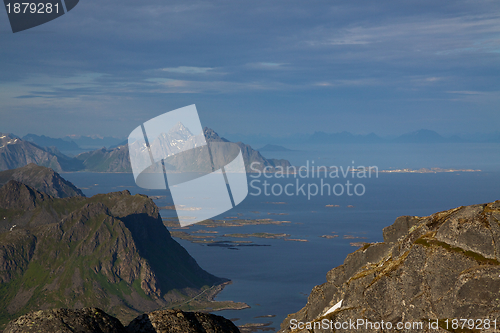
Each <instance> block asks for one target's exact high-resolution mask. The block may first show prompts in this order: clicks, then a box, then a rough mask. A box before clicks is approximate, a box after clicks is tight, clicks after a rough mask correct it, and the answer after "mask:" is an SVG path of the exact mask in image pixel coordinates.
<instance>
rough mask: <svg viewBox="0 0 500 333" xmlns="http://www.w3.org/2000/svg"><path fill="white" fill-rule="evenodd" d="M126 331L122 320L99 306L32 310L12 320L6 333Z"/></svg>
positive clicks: (116, 332) (111, 332)
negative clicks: (98, 307) (77, 308)
mask: <svg viewBox="0 0 500 333" xmlns="http://www.w3.org/2000/svg"><path fill="white" fill-rule="evenodd" d="M35 332H36V333H38V332H50V333H73V332H78V333H125V332H126V331H125V328H124V327H123V325H122V324H121V323H120V321H119V320H118V319H116V318H114V317H111V316H110V315H108V314H106V313H105V312H103V311H102V310H100V309H97V308H85V309H79V310H70V309H56V310H45V311H36V312H31V313H29V314H27V315H24V316H21V317H19V318H17V319H15V320H13V321H11V322H10V323H9V324H8V325H7V327H6V328H5V330H4V333H35Z"/></svg>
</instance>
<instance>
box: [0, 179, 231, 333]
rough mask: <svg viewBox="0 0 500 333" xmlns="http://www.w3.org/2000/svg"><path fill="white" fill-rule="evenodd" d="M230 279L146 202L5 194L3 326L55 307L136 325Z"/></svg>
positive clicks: (0, 227)
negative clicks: (199, 257)
mask: <svg viewBox="0 0 500 333" xmlns="http://www.w3.org/2000/svg"><path fill="white" fill-rule="evenodd" d="M228 281H229V280H227V279H223V278H219V277H215V276H213V275H212V274H210V273H208V272H206V271H204V270H203V269H202V268H200V267H199V266H198V264H197V263H196V261H195V260H194V259H193V258H192V257H191V256H190V255H189V253H188V252H187V251H186V250H185V249H184V248H183V247H182V246H180V245H179V244H178V243H177V242H176V241H175V240H174V239H172V237H171V236H170V233H169V232H168V230H167V229H166V228H165V226H164V225H163V222H162V220H161V217H160V215H159V209H158V207H157V206H156V205H155V204H154V202H153V201H152V200H151V199H149V198H148V197H147V196H144V195H131V194H130V192H128V191H122V192H113V193H108V194H98V195H95V196H93V197H91V198H85V197H80V196H73V197H68V198H54V197H52V196H50V195H48V194H45V193H41V192H39V191H37V190H36V189H34V188H32V187H30V186H28V185H25V184H22V183H20V182H18V181H15V180H10V181H9V182H7V184H5V185H4V186H3V187H1V188H0V282H1V284H0V300H1V301H0V325H1V324H6V322H7V321H8V320H10V319H12V318H13V317H15V316H18V315H20V314H23V313H26V312H28V311H30V310H38V309H44V308H51V307H69V308H80V307H85V306H97V307H100V308H103V309H105V310H106V311H107V312H109V313H111V314H112V315H115V316H117V317H118V318H119V319H121V320H130V319H132V318H133V317H135V316H137V315H138V314H139V313H142V312H144V311H152V310H155V309H158V308H161V307H166V306H169V305H172V304H177V303H182V302H184V301H185V300H186V299H191V298H192V297H194V296H196V295H199V294H200V292H201V291H205V290H209V289H212V288H214V287H217V286H221V285H223V284H225V283H227V282H228ZM216 290H217V289H216ZM218 290H220V288H219V289H218ZM206 294H210V293H208V292H207V293H206ZM212 294H213V292H212ZM207 297H208V298H209V297H210V296H207Z"/></svg>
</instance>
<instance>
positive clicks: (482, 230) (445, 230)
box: [280, 201, 500, 333]
mask: <svg viewBox="0 0 500 333" xmlns="http://www.w3.org/2000/svg"><path fill="white" fill-rule="evenodd" d="M383 235H384V242H383V243H375V244H366V245H365V246H364V247H362V248H361V249H359V250H357V251H356V252H354V253H352V254H350V255H348V256H347V258H346V259H345V261H344V264H343V265H341V266H339V267H336V268H334V269H332V270H331V271H330V272H328V274H327V282H326V283H324V284H322V285H320V286H316V287H315V288H314V289H313V290H312V292H311V294H310V296H309V299H308V302H307V305H306V306H305V307H304V308H303V309H301V310H300V311H299V312H297V313H295V314H291V315H289V316H288V317H287V318H286V320H285V321H284V322H283V323H282V325H281V331H280V332H290V331H293V332H315V333H318V332H333V331H339V332H344V331H345V332H347V331H353V326H350V325H347V324H344V327H343V328H342V324H343V323H350V322H357V321H358V320H360V323H363V325H361V326H356V329H355V331H356V332H389V331H394V329H395V328H396V327H397V325H398V323H403V325H412V326H411V327H410V326H406V328H407V330H404V329H403V330H401V331H405V332H449V331H454V330H453V328H454V327H452V326H451V325H452V320H453V319H458V320H460V319H475V321H474V325H473V326H471V327H469V326H465V328H466V329H467V328H473V329H474V330H472V331H470V330H469V331H468V332H475V331H482V332H498V331H499V328H500V327H499V326H500V325H499V324H500V201H496V202H493V203H489V204H482V205H473V206H466V207H459V208H455V209H451V210H448V211H444V212H440V213H436V214H434V215H431V216H428V217H415V216H402V217H399V218H397V219H396V221H395V222H394V224H393V225H391V226H389V227H386V228H384V230H383ZM485 319H489V320H490V325H489V329H487V328H488V327H486V325H485ZM361 320H362V321H363V322H361ZM429 320H431V322H432V323H433V324H434V325H433V326H431V327H430V328H429ZM436 320H438V321H437V322H436ZM447 320H448V322H447ZM493 320H497V324H496V330H495V329H494V324H493ZM382 321H383V322H384V323H386V326H385V328H386V329H382V327H381V326H378V327H379V329H376V327H377V323H378V325H380V323H381V322H382ZM368 322H370V323H372V325H373V324H374V325H375V326H370V325H369V324H368ZM389 322H390V323H391V324H390V325H391V326H392V330H389V329H387V323H389ZM419 322H422V323H423V326H422V328H420V327H418V326H417V325H415V324H414V323H419ZM407 323H410V324H407ZM468 324H470V321H469V322H468V323H467V325H468ZM335 325H336V326H335ZM460 325H462V322H460ZM480 326H481V327H480ZM446 328H447V329H446ZM460 328H461V326H460ZM479 328H482V329H479ZM485 328H486V329H485ZM455 331H456V330H455ZM464 332H465V331H464Z"/></svg>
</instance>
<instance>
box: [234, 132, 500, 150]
mask: <svg viewBox="0 0 500 333" xmlns="http://www.w3.org/2000/svg"><path fill="white" fill-rule="evenodd" d="M228 137H229V138H231V139H232V140H235V141H236V140H242V141H245V142H251V143H252V144H268V143H272V144H275V145H278V144H324V143H328V144H343V143H344V144H350V143H359V144H375V143H377V144H389V143H500V132H494V133H480V134H464V135H453V136H450V137H444V136H442V135H441V134H439V133H437V132H436V131H432V130H427V129H421V130H418V131H415V132H411V133H405V134H402V135H400V136H397V137H381V136H379V135H377V134H374V133H370V134H364V135H363V134H352V133H349V132H339V133H326V132H315V133H313V134H293V135H290V136H286V137H274V136H270V135H263V136H259V135H229V136H228ZM259 150H262V149H259Z"/></svg>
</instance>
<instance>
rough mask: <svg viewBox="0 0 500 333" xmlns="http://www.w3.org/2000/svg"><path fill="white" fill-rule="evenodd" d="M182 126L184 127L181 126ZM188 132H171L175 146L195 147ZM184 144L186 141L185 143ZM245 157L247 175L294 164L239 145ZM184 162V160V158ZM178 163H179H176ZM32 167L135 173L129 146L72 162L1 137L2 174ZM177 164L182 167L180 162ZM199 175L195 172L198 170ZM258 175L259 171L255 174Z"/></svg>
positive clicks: (209, 136) (214, 138) (212, 137)
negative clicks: (4, 171) (256, 170)
mask: <svg viewBox="0 0 500 333" xmlns="http://www.w3.org/2000/svg"><path fill="white" fill-rule="evenodd" d="M181 125H182V124H181ZM184 129H185V128H184V127H183V126H179V128H175V129H174V130H177V132H169V134H170V135H171V137H172V139H174V140H175V145H176V146H180V145H182V144H184V145H185V146H186V147H191V146H193V147H194V146H195V145H194V144H193V143H194V142H195V141H196V138H197V136H193V135H192V134H191V133H185V130H184ZM204 135H205V139H206V141H207V142H209V143H210V142H214V143H216V142H228V140H226V139H224V138H221V137H219V135H218V134H217V133H216V132H215V131H213V130H212V129H209V128H205V129H204ZM181 141H185V142H184V143H183V142H181ZM236 144H237V145H238V146H239V147H240V148H241V151H242V153H243V158H244V160H245V164H246V168H247V171H249V172H252V170H251V168H250V165H251V163H253V162H257V163H256V164H254V166H255V167H254V168H256V169H259V170H262V169H264V168H265V167H270V168H274V167H277V166H282V167H286V166H289V165H290V163H289V162H288V161H286V160H276V159H266V158H264V157H263V156H262V155H261V154H260V153H259V152H258V151H256V150H254V149H253V148H252V147H250V146H249V145H245V144H244V143H241V142H238V143H236ZM173 147H174V145H172V147H170V146H169V149H167V150H168V151H172V152H175V149H173ZM213 153H214V154H219V155H220V154H225V153H228V152H226V151H224V150H223V149H219V148H218V146H217V145H215V146H214V151H213ZM180 158H181V159H182V157H180ZM174 162H175V160H174ZM29 163H34V164H37V165H42V166H46V167H49V168H52V169H53V170H55V171H56V172H61V171H67V172H70V171H89V172H132V168H131V165H130V156H129V149H128V146H127V145H122V146H119V147H116V148H112V149H107V148H101V149H97V150H94V151H90V152H85V153H81V154H79V155H77V156H76V157H74V158H70V157H68V156H66V155H64V154H62V153H61V152H59V151H58V150H57V149H56V148H47V147H44V148H42V147H39V146H37V145H35V144H34V143H31V142H28V141H24V140H21V139H19V138H17V137H14V136H12V135H8V134H0V171H2V170H9V169H15V168H19V167H22V166H25V165H27V164H29ZM177 163H179V164H182V163H183V161H182V160H179V161H177ZM199 164H200V165H203V166H204V165H205V164H206V162H205V161H200V162H199ZM194 171H195V170H194ZM254 172H255V171H254Z"/></svg>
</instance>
